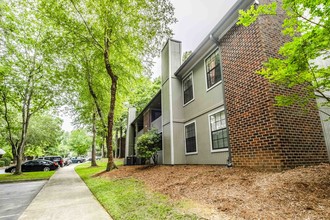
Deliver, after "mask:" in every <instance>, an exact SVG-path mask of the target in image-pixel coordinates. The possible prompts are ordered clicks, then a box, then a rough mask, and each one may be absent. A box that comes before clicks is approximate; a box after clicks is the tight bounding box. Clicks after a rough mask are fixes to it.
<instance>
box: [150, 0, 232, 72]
mask: <svg viewBox="0 0 330 220" xmlns="http://www.w3.org/2000/svg"><path fill="white" fill-rule="evenodd" d="M171 2H172V4H173V6H174V8H175V10H174V16H175V17H176V18H177V19H178V22H177V23H175V24H174V25H173V26H172V30H173V32H174V36H173V39H175V40H178V41H181V42H182V53H184V52H185V51H189V50H191V51H194V50H195V49H196V48H197V46H198V45H199V44H200V43H201V42H202V41H203V40H204V38H205V37H206V36H207V35H208V34H209V33H210V32H211V30H212V29H213V27H215V25H216V24H217V23H218V22H219V21H220V19H221V18H222V17H223V16H224V15H225V14H226V12H227V11H228V10H229V9H230V8H231V6H232V5H234V3H235V2H236V0H171ZM160 71H161V65H160V58H157V59H155V66H154V68H153V72H154V77H156V76H159V75H160Z"/></svg>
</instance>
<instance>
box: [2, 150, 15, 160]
mask: <svg viewBox="0 0 330 220" xmlns="http://www.w3.org/2000/svg"><path fill="white" fill-rule="evenodd" d="M2 158H9V159H10V160H12V159H14V157H13V154H12V153H11V152H8V151H7V152H6V153H5V154H4V155H2Z"/></svg>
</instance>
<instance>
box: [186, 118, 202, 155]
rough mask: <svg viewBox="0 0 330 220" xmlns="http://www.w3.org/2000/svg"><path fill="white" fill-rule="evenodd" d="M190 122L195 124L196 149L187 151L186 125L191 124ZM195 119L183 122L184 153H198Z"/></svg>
mask: <svg viewBox="0 0 330 220" xmlns="http://www.w3.org/2000/svg"><path fill="white" fill-rule="evenodd" d="M191 124H195V139H196V151H195V152H187V146H186V127H187V126H188V125H191ZM196 125H197V124H196V120H193V121H190V122H187V123H185V124H184V126H183V127H184V131H183V132H184V152H185V154H186V155H194V154H198V144H197V126H196Z"/></svg>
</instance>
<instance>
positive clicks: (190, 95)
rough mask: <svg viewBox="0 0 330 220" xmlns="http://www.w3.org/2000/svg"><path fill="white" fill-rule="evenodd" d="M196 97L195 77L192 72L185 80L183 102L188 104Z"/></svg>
mask: <svg viewBox="0 0 330 220" xmlns="http://www.w3.org/2000/svg"><path fill="white" fill-rule="evenodd" d="M193 99H194V88H193V78H192V74H190V75H189V76H188V77H186V78H185V79H184V80H183V104H184V105H185V104H187V103H188V102H190V101H192V100H193Z"/></svg>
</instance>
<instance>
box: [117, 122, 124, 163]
mask: <svg viewBox="0 0 330 220" xmlns="http://www.w3.org/2000/svg"><path fill="white" fill-rule="evenodd" d="M122 137H123V127H122V126H120V130H119V146H118V149H119V153H118V158H121V157H122V155H121V146H122V144H123V143H122Z"/></svg>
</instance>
